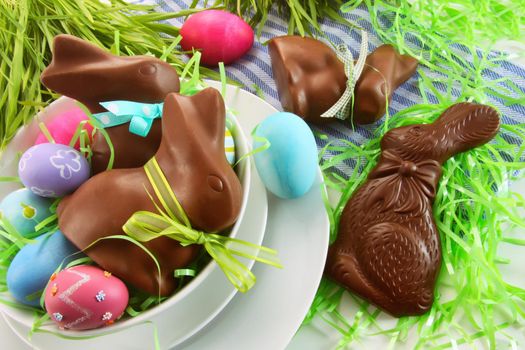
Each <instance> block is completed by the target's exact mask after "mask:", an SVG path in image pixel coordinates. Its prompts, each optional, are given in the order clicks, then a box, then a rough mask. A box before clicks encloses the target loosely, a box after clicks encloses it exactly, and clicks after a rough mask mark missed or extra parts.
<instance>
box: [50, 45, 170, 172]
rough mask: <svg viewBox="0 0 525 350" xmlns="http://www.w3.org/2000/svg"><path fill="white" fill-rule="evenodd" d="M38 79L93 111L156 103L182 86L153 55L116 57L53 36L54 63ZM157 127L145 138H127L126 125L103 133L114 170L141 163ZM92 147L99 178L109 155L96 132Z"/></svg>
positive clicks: (155, 140)
mask: <svg viewBox="0 0 525 350" xmlns="http://www.w3.org/2000/svg"><path fill="white" fill-rule="evenodd" d="M41 80H42V83H43V84H44V85H45V86H46V87H48V88H49V89H51V90H53V91H56V92H58V93H61V94H62V95H65V96H69V97H71V98H74V99H76V100H77V101H79V102H81V103H83V104H84V105H86V107H87V108H88V109H89V110H90V111H91V113H100V112H105V109H104V108H103V107H102V106H100V105H99V103H100V102H105V101H114V100H128V101H135V102H145V103H159V102H162V101H164V98H165V97H166V95H167V94H168V93H170V92H178V91H179V88H180V82H179V76H178V74H177V71H176V70H175V69H173V68H172V67H171V66H170V65H169V64H167V63H166V62H163V61H161V60H159V59H157V58H154V57H151V56H131V57H120V56H115V55H113V54H111V53H109V52H107V51H105V50H102V49H100V48H99V47H97V46H95V45H93V44H91V43H89V42H87V41H84V40H82V39H79V38H77V37H74V36H71V35H58V36H56V37H55V40H54V42H53V60H52V61H51V63H50V65H49V66H48V67H47V68H46V69H45V70H44V72H43V73H42V76H41ZM160 124H161V121H160V120H157V121H155V122H154V126H153V128H152V131H151V132H150V134H149V135H148V136H147V137H140V136H137V135H134V134H131V133H130V132H129V131H128V128H129V125H128V124H124V125H120V126H116V127H113V128H108V129H106V131H107V132H108V134H109V136H110V138H111V142H112V144H113V147H114V149H115V162H114V168H127V167H134V166H142V165H144V164H145V163H146V162H147V161H148V160H149V158H151V156H152V155H153V154H154V153H155V152H156V151H157V149H158V146H159V144H160V129H161V127H160ZM92 148H93V152H94V157H93V162H92V166H93V173H95V174H97V173H99V172H100V171H103V170H105V169H106V167H107V164H108V161H109V156H110V153H109V146H108V144H107V142H106V140H105V138H104V137H103V136H102V134H101V133H100V132H99V133H96V134H95V137H94V140H93V145H92Z"/></svg>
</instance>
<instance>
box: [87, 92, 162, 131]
mask: <svg viewBox="0 0 525 350" xmlns="http://www.w3.org/2000/svg"><path fill="white" fill-rule="evenodd" d="M100 105H101V106H102V107H104V108H105V109H107V110H108V111H107V112H103V113H97V114H94V115H93V117H94V118H95V119H96V120H97V121H98V122H99V123H100V124H102V126H103V127H104V128H110V127H112V126H117V125H122V124H125V123H129V131H130V132H131V133H134V134H136V135H139V136H142V137H146V136H147V135H148V133H149V131H150V129H151V126H152V125H153V121H154V120H155V119H156V118H160V117H162V107H163V106H164V103H142V102H133V101H108V102H100Z"/></svg>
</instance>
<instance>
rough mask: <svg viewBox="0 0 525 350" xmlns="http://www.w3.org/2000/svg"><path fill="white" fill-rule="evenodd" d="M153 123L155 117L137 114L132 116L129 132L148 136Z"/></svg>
mask: <svg viewBox="0 0 525 350" xmlns="http://www.w3.org/2000/svg"><path fill="white" fill-rule="evenodd" d="M152 125H153V119H150V118H143V117H138V116H135V117H132V118H131V122H130V123H129V132H131V133H133V134H135V135H139V136H142V137H146V136H148V133H149V131H150V130H151V126H152Z"/></svg>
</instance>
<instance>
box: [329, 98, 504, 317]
mask: <svg viewBox="0 0 525 350" xmlns="http://www.w3.org/2000/svg"><path fill="white" fill-rule="evenodd" d="M498 129H499V116H498V113H497V112H496V110H494V109H493V108H491V107H488V106H483V105H476V104H471V103H460V104H457V105H454V106H452V107H450V108H448V109H447V110H446V111H445V112H443V114H442V115H441V116H440V117H439V119H437V120H436V121H435V122H434V123H432V124H428V125H410V126H405V127H400V128H397V129H393V130H390V131H389V132H387V133H386V134H385V135H384V136H383V139H382V140H381V149H382V153H381V157H380V159H379V163H378V164H377V166H376V167H375V168H374V169H373V170H372V172H371V173H370V175H369V176H368V180H367V181H366V182H365V183H364V184H363V185H362V186H361V187H360V188H359V189H357V190H356V192H355V193H354V195H353V196H352V198H350V200H349V201H348V203H347V204H346V207H345V208H344V210H343V213H342V216H341V221H340V225H339V235H338V237H337V240H336V241H335V243H334V244H333V245H332V246H331V247H330V250H329V254H328V261H327V264H326V269H325V272H326V274H327V275H328V276H329V277H331V278H332V279H334V280H335V281H337V282H339V283H340V284H342V285H343V286H344V287H346V288H347V289H349V290H351V291H353V292H355V293H357V294H359V295H360V296H361V297H363V298H364V299H367V300H368V301H370V302H371V303H373V304H375V305H377V306H378V307H380V308H381V309H383V310H385V311H386V312H388V313H390V314H392V315H394V316H397V317H401V316H407V315H420V314H423V313H425V312H426V311H428V310H429V309H430V307H431V306H432V303H433V300H434V285H435V282H436V277H437V275H438V272H439V268H440V265H441V246H440V239H439V233H438V231H437V228H436V224H435V222H434V217H433V213H432V203H433V201H434V197H435V195H436V188H437V185H438V182H439V178H440V177H441V165H442V164H443V163H444V162H445V161H446V160H447V159H448V158H450V157H452V156H454V155H455V154H457V153H460V152H464V151H467V150H470V149H472V148H474V147H477V146H480V145H483V144H485V143H486V142H488V141H489V140H490V139H492V138H493V137H494V136H495V135H496V133H497V132H498Z"/></svg>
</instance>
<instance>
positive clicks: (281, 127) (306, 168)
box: [253, 112, 317, 198]
mask: <svg viewBox="0 0 525 350" xmlns="http://www.w3.org/2000/svg"><path fill="white" fill-rule="evenodd" d="M267 142H269V143H270V147H269V148H267V149H265V150H263V151H260V152H256V153H255V154H254V158H255V165H256V167H257V171H258V173H259V175H260V177H261V180H262V181H263V183H264V184H265V186H266V188H267V189H268V190H269V191H270V192H272V193H273V194H275V195H276V196H278V197H281V198H297V197H300V196H302V195H304V194H305V193H307V192H308V191H309V190H310V188H311V187H312V185H313V183H314V180H315V177H316V173H317V146H316V143H315V138H314V135H313V134H312V131H311V130H310V128H309V127H308V125H307V124H306V123H305V122H304V121H303V120H302V119H301V118H300V117H298V116H297V115H295V114H292V113H287V112H280V113H275V114H272V115H271V116H269V117H268V118H266V119H265V120H264V121H263V122H262V123H261V124H259V126H258V127H257V129H256V131H255V137H254V142H253V149H254V150H256V149H258V148H260V147H262V146H263V145H264V144H265V143H267Z"/></svg>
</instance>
